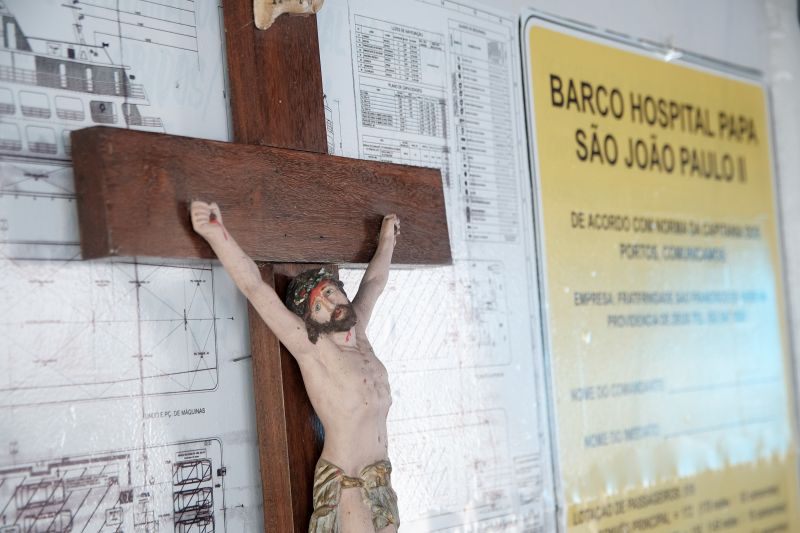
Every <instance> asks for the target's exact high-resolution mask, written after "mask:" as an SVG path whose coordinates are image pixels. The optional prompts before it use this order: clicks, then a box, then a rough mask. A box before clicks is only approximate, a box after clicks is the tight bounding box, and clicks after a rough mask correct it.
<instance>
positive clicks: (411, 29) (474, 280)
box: [317, 0, 555, 531]
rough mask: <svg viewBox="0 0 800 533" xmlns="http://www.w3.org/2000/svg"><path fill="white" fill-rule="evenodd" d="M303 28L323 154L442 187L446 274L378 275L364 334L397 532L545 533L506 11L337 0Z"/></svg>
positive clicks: (522, 160)
mask: <svg viewBox="0 0 800 533" xmlns="http://www.w3.org/2000/svg"><path fill="white" fill-rule="evenodd" d="M317 24H318V28H319V34H320V51H321V57H322V73H323V86H324V90H325V93H326V117H327V119H328V145H329V147H333V149H334V151H335V153H336V154H339V155H344V156H349V157H359V158H364V159H373V160H379V161H391V162H395V163H405V164H410V165H419V166H428V167H434V168H439V169H441V171H442V178H443V180H444V186H445V201H446V205H447V215H448V223H449V227H450V238H451V245H452V250H453V256H454V265H453V266H452V267H447V268H414V269H411V270H403V269H400V270H394V271H392V273H391V275H390V281H389V285H388V286H387V288H386V292H385V293H384V295H383V296H382V298H381V300H380V301H379V302H378V306H377V308H376V311H375V312H374V314H373V317H374V318H373V319H372V322H371V324H370V328H369V331H368V334H369V336H370V339H371V340H372V343H373V346H374V347H375V350H376V354H377V355H378V357H379V358H380V359H381V360H382V361H383V362H384V363H385V364H386V366H387V368H388V370H389V376H390V381H391V385H392V391H393V396H394V403H393V406H392V410H391V411H390V413H389V435H390V436H389V443H390V446H389V448H390V449H389V454H390V457H391V459H392V462H393V466H394V473H393V476H392V478H393V484H394V485H395V489H396V490H397V492H398V495H399V502H400V503H399V504H400V515H401V520H402V523H403V529H406V530H409V531H430V530H436V531H497V530H508V531H552V530H553V528H554V527H555V506H554V502H553V487H552V480H551V465H550V450H549V435H548V428H547V418H546V411H545V410H544V409H543V406H544V387H543V381H542V373H543V371H542V368H541V361H542V355H541V354H542V352H541V347H540V344H539V319H538V301H537V297H536V295H537V291H536V285H535V271H534V260H535V259H534V252H533V249H534V245H533V236H532V233H533V228H532V219H531V217H530V216H529V215H528V214H529V213H530V212H531V193H530V187H529V177H528V174H527V170H526V168H527V166H526V157H527V155H526V150H525V129H524V128H525V124H524V108H523V101H522V89H521V87H520V80H521V73H520V72H519V70H520V69H519V64H520V62H519V42H518V39H517V32H518V28H517V24H518V19H517V16H516V15H515V14H511V13H497V12H493V11H490V10H487V9H486V8H485V7H483V5H482V4H477V3H469V4H468V3H462V2H451V1H447V0H446V1H435V2H433V1H431V2H426V1H417V0H413V1H410V2H392V1H389V0H382V1H366V0H350V1H332V2H328V3H326V5H325V8H324V9H323V10H322V11H321V12H320V13H319V14H318V18H317ZM347 73H352V75H351V76H350V75H347ZM401 238H402V237H401ZM341 275H342V278H343V279H344V281H345V284H346V287H347V288H348V290H349V291H354V290H355V288H356V287H357V282H358V280H359V278H360V276H361V271H358V270H347V269H342V270H341Z"/></svg>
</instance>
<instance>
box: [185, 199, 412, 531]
mask: <svg viewBox="0 0 800 533" xmlns="http://www.w3.org/2000/svg"><path fill="white" fill-rule="evenodd" d="M191 217H192V226H193V227H194V230H195V231H196V232H197V233H199V234H200V235H201V236H203V237H204V238H205V239H206V241H208V243H209V244H210V245H211V248H212V249H213V250H214V252H215V253H216V254H217V257H218V258H219V260H220V261H221V262H222V265H223V266H224V267H225V270H226V271H227V272H228V274H229V275H230V276H231V278H232V279H233V281H234V282H235V283H236V286H237V287H238V288H239V289H240V290H241V291H242V292H243V293H244V295H245V296H246V297H247V299H248V300H249V301H250V303H251V304H252V305H253V307H254V308H255V309H256V311H258V314H259V315H260V316H261V318H262V319H263V320H264V322H266V324H267V326H269V328H270V329H271V330H272V331H273V333H275V335H276V336H277V337H278V339H279V340H280V341H281V343H283V345H284V346H286V348H288V349H289V351H290V352H291V353H292V355H293V356H294V357H295V359H296V360H297V363H298V365H299V366H300V372H301V373H302V376H303V381H304V383H305V386H306V391H307V392H308V396H309V398H310V400H311V404H312V405H313V407H314V410H315V411H316V412H317V415H318V416H319V418H320V420H321V421H322V424H323V426H324V427H325V444H324V446H323V449H322V455H321V457H320V459H319V461H318V462H317V467H316V470H315V473H314V495H313V498H314V513H313V515H312V516H311V522H310V525H309V532H311V533H362V532H379V533H385V532H396V531H397V528H398V526H399V525H400V521H399V517H398V512H397V496H396V494H395V492H394V490H392V487H391V478H390V474H391V465H390V463H389V456H388V442H387V440H386V417H387V415H388V413H389V406H390V405H391V403H392V397H391V393H390V390H389V380H388V375H387V373H386V368H385V367H384V366H383V364H381V362H380V361H379V360H378V358H377V357H375V352H374V351H373V350H372V346H370V343H369V341H368V340H367V336H366V329H367V324H368V323H369V319H370V316H371V314H372V309H373V307H374V306H375V302H376V301H377V299H378V296H379V295H380V294H381V292H382V291H383V289H384V287H385V286H386V281H387V278H388V275H389V265H390V264H391V261H392V253H393V252H394V246H395V243H396V239H397V235H398V234H399V229H400V221H399V219H398V218H397V216H395V215H387V216H386V217H384V219H383V223H382V225H381V230H380V236H379V239H378V249H377V251H376V252H375V255H374V256H373V258H372V261H370V263H369V266H368V267H367V270H366V272H365V273H364V277H363V279H362V280H361V285H360V286H359V288H358V293H357V294H356V296H355V298H353V301H352V303H351V302H350V301H349V300H348V298H347V295H346V294H345V292H344V290H343V288H342V284H341V282H339V281H338V280H336V279H335V278H334V277H333V275H332V274H331V273H330V272H327V271H326V270H325V269H314V270H310V271H306V272H303V273H302V274H300V275H298V276H297V277H296V278H295V279H294V280H292V282H291V283H290V285H289V290H288V291H287V301H286V305H284V303H283V302H282V301H281V300H280V298H279V297H278V295H277V294H276V293H275V291H274V290H273V289H272V287H270V286H269V285H267V284H266V283H264V281H263V280H262V279H261V276H260V274H259V271H258V267H257V266H256V264H255V263H254V262H253V260H252V259H250V258H249V257H248V256H247V255H246V254H245V253H244V252H243V251H242V249H241V248H240V247H239V245H238V244H236V241H235V240H234V238H233V236H232V235H230V234H229V233H228V231H227V230H226V228H225V226H224V224H223V222H222V214H221V213H220V210H219V207H218V206H217V204H215V203H211V204H207V203H205V202H199V201H195V202H192V205H191Z"/></svg>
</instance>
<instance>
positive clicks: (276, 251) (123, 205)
mask: <svg viewBox="0 0 800 533" xmlns="http://www.w3.org/2000/svg"><path fill="white" fill-rule="evenodd" d="M72 150H73V160H74V166H75V181H76V188H77V193H78V197H79V204H78V209H79V224H80V231H81V248H82V252H83V257H84V259H92V258H98V257H108V256H151V257H170V258H192V257H197V258H213V257H214V253H213V251H212V250H211V248H210V247H209V246H208V244H207V243H206V242H205V241H204V240H203V239H202V238H200V237H199V236H197V235H196V234H195V233H194V232H193V231H192V228H191V223H190V220H189V216H188V209H189V203H190V202H191V200H193V199H201V200H205V201H215V202H217V203H218V204H219V205H220V208H221V210H222V216H223V221H224V224H225V227H226V228H227V229H228V231H229V232H230V233H231V234H232V235H235V238H236V240H237V242H238V243H239V244H240V245H241V247H242V249H243V250H244V251H245V252H246V253H247V254H248V255H249V256H250V257H252V258H253V259H254V260H255V261H264V262H303V263H366V262H368V261H369V260H370V258H371V257H372V254H373V253H374V251H375V249H376V247H377V237H378V233H379V231H378V230H379V229H380V225H381V220H382V218H383V215H385V214H389V213H396V214H397V215H398V216H399V217H400V220H401V221H402V226H401V231H402V238H401V239H399V240H398V245H397V248H396V250H395V252H394V258H395V262H396V263H401V264H447V263H450V261H451V256H450V243H449V239H448V232H447V220H446V216H445V207H444V195H443V190H442V180H441V175H440V173H439V171H438V170H433V169H425V168H418V167H410V166H405V165H394V164H387V163H379V162H376V161H362V160H358V159H347V158H343V157H335V156H330V155H325V154H318V153H313V152H303V151H296V150H287V149H283V148H273V147H267V146H254V145H244V144H233V143H224V142H217V141H206V140H200V139H191V138H188V137H177V136H172V135H162V134H157V133H145V132H139V131H132V130H122V129H117V128H108V127H95V128H89V129H85V130H79V131H75V132H73V133H72Z"/></svg>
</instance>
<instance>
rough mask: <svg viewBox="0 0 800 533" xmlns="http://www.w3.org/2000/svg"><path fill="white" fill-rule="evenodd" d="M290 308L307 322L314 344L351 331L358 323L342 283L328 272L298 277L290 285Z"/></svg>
mask: <svg viewBox="0 0 800 533" xmlns="http://www.w3.org/2000/svg"><path fill="white" fill-rule="evenodd" d="M286 305H287V307H288V308H289V309H291V310H292V311H293V312H294V313H296V314H297V315H298V316H299V317H300V318H302V319H303V320H304V321H305V323H306V331H307V332H308V340H310V341H311V342H313V343H314V344H316V342H317V339H318V338H319V336H320V335H321V334H324V333H332V332H342V331H348V330H349V329H350V328H352V327H353V326H354V325H355V324H356V321H357V317H356V313H355V310H354V309H353V305H352V304H351V303H350V300H348V298H347V295H346V294H345V292H344V286H343V285H342V282H341V281H339V280H337V279H336V278H335V277H334V275H333V274H332V273H331V272H329V271H328V270H326V269H325V268H320V269H313V270H306V271H305V272H301V273H300V274H298V275H297V276H296V277H295V278H294V279H293V280H292V281H291V283H289V288H288V290H287V291H286Z"/></svg>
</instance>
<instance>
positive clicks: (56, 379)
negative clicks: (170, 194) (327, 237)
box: [0, 0, 261, 533]
mask: <svg viewBox="0 0 800 533" xmlns="http://www.w3.org/2000/svg"><path fill="white" fill-rule="evenodd" d="M221 34H222V31H221V20H220V12H219V6H218V4H217V3H216V2H210V1H198V2H194V1H191V0H160V1H159V2H153V1H149V0H119V1H117V0H91V1H83V0H64V1H58V0H38V1H36V2H30V1H27V0H5V1H0V294H2V298H3V302H4V306H3V309H2V310H0V339H1V340H0V375H2V376H3V377H2V378H0V436H1V437H0V531H2V533H23V532H29V531H48V532H56V531H58V532H66V531H131V532H138V533H145V532H154V531H174V532H176V533H189V532H192V533H212V532H215V531H216V532H222V531H228V530H230V531H260V530H261V511H260V509H259V507H258V505H259V501H260V493H259V481H258V476H257V466H256V465H257V463H256V460H257V457H256V438H255V430H254V427H253V414H252V400H251V397H250V395H249V394H248V393H247V391H248V390H249V387H250V384H249V366H247V365H248V363H247V358H246V357H245V356H246V355H247V353H248V347H247V336H246V319H245V318H244V317H245V316H246V309H245V307H244V301H243V300H242V299H241V298H240V297H239V296H238V293H237V292H236V291H235V290H234V288H233V286H232V285H231V281H230V279H229V278H228V277H227V276H226V275H225V273H224V271H221V270H218V268H217V267H216V266H215V265H213V264H211V263H209V262H207V261H206V262H168V261H163V260H161V261H149V262H148V261H147V260H132V259H131V260H114V261H91V262H83V261H80V251H79V246H78V245H79V236H78V231H77V218H76V206H75V201H76V199H75V193H74V185H73V177H72V168H71V164H70V158H71V146H70V136H69V133H70V131H72V130H75V129H79V128H85V127H90V126H95V125H103V126H113V127H120V128H130V129H137V130H144V131H152V132H162V133H172V134H183V135H191V136H194V137H204V138H210V139H218V140H227V139H228V138H229V129H228V112H227V102H226V100H225V80H224V67H223V65H224V60H223V51H222V40H221ZM234 359H238V360H244V361H245V362H244V363H234V362H233V360H234ZM243 391H244V392H243ZM223 405H224V406H227V408H230V409H231V410H232V412H231V413H229V415H228V416H223V414H222V413H221V412H220V409H221V406H223ZM223 449H226V450H230V452H231V453H230V455H228V454H225V455H224V456H223V453H222V450H223ZM254 472H255V474H254ZM227 491H232V494H233V495H230V494H227V493H226V492H227Z"/></svg>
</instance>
